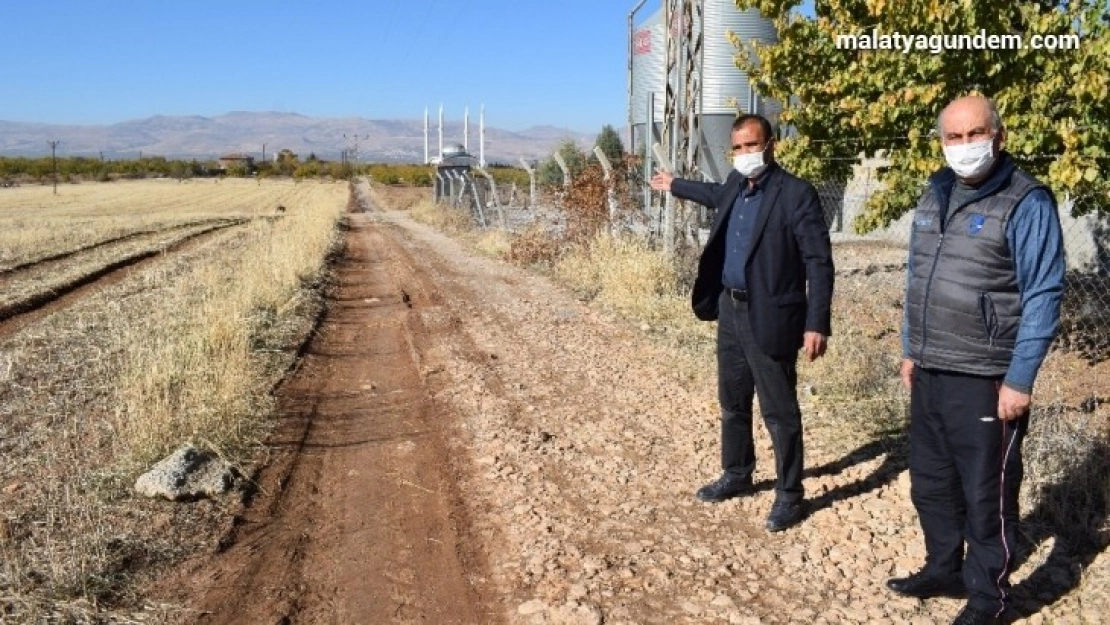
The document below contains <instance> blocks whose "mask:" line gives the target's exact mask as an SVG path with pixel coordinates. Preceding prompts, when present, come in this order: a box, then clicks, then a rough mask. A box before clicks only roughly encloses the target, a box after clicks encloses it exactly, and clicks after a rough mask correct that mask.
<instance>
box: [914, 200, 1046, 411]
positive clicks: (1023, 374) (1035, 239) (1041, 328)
mask: <svg viewBox="0 0 1110 625" xmlns="http://www.w3.org/2000/svg"><path fill="white" fill-rule="evenodd" d="M911 236H912V235H911ZM1006 242H1007V243H1008V244H1009V246H1010V250H1011V251H1012V253H1013V256H1014V270H1015V272H1016V273H1017V281H1018V289H1019V290H1020V291H1021V325H1019V326H1018V333H1017V339H1016V341H1015V343H1014V354H1013V356H1012V357H1011V359H1010V368H1009V370H1008V371H1007V372H1006V379H1005V382H1006V386H1009V387H1011V388H1013V389H1014V390H1017V391H1020V392H1023V393H1032V392H1033V382H1034V380H1036V378H1037V372H1038V371H1039V370H1040V368H1041V364H1042V363H1043V362H1044V359H1045V356H1047V355H1048V348H1049V346H1051V344H1052V339H1053V337H1055V336H1056V328H1057V326H1058V325H1059V323H1060V301H1061V300H1062V299H1063V293H1064V271H1065V266H1064V239H1063V235H1062V233H1061V230H1060V216H1059V215H1058V214H1057V213H1056V204H1055V203H1054V202H1053V201H1052V197H1051V196H1050V195H1049V194H1048V192H1047V191H1045V190H1044V189H1033V190H1032V191H1030V192H1029V194H1028V195H1026V196H1025V198H1023V199H1022V200H1021V203H1019V204H1018V205H1017V207H1016V208H1014V212H1013V215H1012V216H1011V217H1010V222H1009V223H1008V224H1007V225H1006ZM911 257H912V255H911ZM908 270H909V272H910V273H912V271H913V268H912V267H908ZM907 275H908V274H907ZM909 353H910V349H909V328H908V327H907V324H906V320H905V318H903V321H902V356H903V357H904V358H906V357H908V354H909Z"/></svg>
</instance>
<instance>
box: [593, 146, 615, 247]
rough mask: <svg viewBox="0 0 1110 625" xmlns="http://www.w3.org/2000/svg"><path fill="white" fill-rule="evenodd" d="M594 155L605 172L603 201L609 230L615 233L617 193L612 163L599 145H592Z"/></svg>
mask: <svg viewBox="0 0 1110 625" xmlns="http://www.w3.org/2000/svg"><path fill="white" fill-rule="evenodd" d="M594 156H596V157H597V160H598V162H599V163H601V169H602V170H603V171H604V172H605V201H606V203H607V204H608V205H609V232H611V233H614V234H615V233H616V231H617V194H616V192H615V191H614V190H613V164H612V163H610V162H609V157H608V156H606V155H605V151H604V150H602V149H601V146H599V145H595V146H594Z"/></svg>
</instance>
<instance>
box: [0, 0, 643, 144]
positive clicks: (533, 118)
mask: <svg viewBox="0 0 1110 625" xmlns="http://www.w3.org/2000/svg"><path fill="white" fill-rule="evenodd" d="M635 4H636V2H635V1H634V0H558V1H552V0H515V1H512V0H473V1H471V2H458V1H451V0H350V1H339V0H314V1H312V2H306V1H304V0H270V1H268V2H257V1H255V0H239V1H231V2H228V1H227V0H221V1H219V2H214V1H211V0H191V1H189V2H166V1H163V0H117V1H116V2H111V3H107V2H96V1H92V0H70V1H63V0H30V1H14V2H6V3H5V7H4V11H3V16H2V19H3V23H2V24H0V58H3V59H5V63H4V70H3V73H2V74H0V120H4V121H20V122H43V123H52V124H95V125H100V124H111V123H116V122H121V121H126V120H132V119H141V118H144V117H150V116H153V115H202V116H206V117H209V116H216V115H220V114H223V113H227V112H231V111H284V112H294V113H301V114H304V115H309V116H313V117H346V116H360V117H365V118H370V119H396V118H409V119H416V118H420V117H422V116H423V114H424V109H425V107H427V108H428V109H429V112H430V115H431V117H432V120H433V124H434V123H435V118H436V115H437V112H438V108H439V105H440V103H442V104H443V107H444V117H445V118H446V119H448V120H452V119H453V120H460V119H461V118H462V116H463V111H464V108H465V107H469V109H470V115H471V122H472V123H477V118H478V109H479V106H481V105H482V104H484V105H485V110H486V123H487V125H490V126H496V127H499V128H506V129H510V130H520V129H524V128H527V127H529V126H533V125H541V124H543V125H554V126H558V127H563V128H569V129H572V130H578V131H583V132H596V131H598V130H600V129H601V127H602V126H603V125H605V124H611V125H613V126H614V127H616V128H618V129H619V128H621V127H623V125H624V123H625V120H626V118H627V101H626V89H627V74H626V72H627V59H626V55H627V27H628V13H629V12H630V11H631V10H632V8H633V7H634V6H635ZM661 5H662V0H649V1H648V2H647V3H646V4H645V5H644V7H643V8H642V9H641V10H640V13H638V15H637V19H636V21H637V23H639V22H640V21H642V19H643V18H645V17H647V16H648V15H651V14H652V13H654V11H655V10H657V9H658V8H659V7H660V6H661Z"/></svg>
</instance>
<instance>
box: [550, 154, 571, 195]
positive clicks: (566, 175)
mask: <svg viewBox="0 0 1110 625" xmlns="http://www.w3.org/2000/svg"><path fill="white" fill-rule="evenodd" d="M552 157H553V158H554V159H555V162H556V163H558V165H559V169H561V170H563V188H564V189H569V188H570V168H569V167H567V162H566V160H564V159H563V155H562V154H559V153H558V152H556V153H555V154H553V155H552Z"/></svg>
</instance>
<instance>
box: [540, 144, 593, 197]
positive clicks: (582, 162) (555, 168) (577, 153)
mask: <svg viewBox="0 0 1110 625" xmlns="http://www.w3.org/2000/svg"><path fill="white" fill-rule="evenodd" d="M557 151H558V153H559V154H560V155H561V156H562V157H563V160H564V161H566V164H567V169H569V170H570V176H571V178H572V179H573V178H574V177H575V176H577V175H578V174H580V173H582V170H584V169H585V168H586V154H585V153H584V152H583V151H582V150H581V148H579V147H578V144H577V143H575V142H574V139H564V140H563V142H562V143H561V144H559V149H558V150H557ZM536 178H537V180H538V181H539V182H540V184H544V185H549V186H559V185H562V184H563V170H562V168H560V167H559V163H557V162H556V161H555V157H554V156H551V157H549V158H548V159H547V160H545V161H544V162H543V163H541V164H540V166H539V168H538V169H537V171H536Z"/></svg>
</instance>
